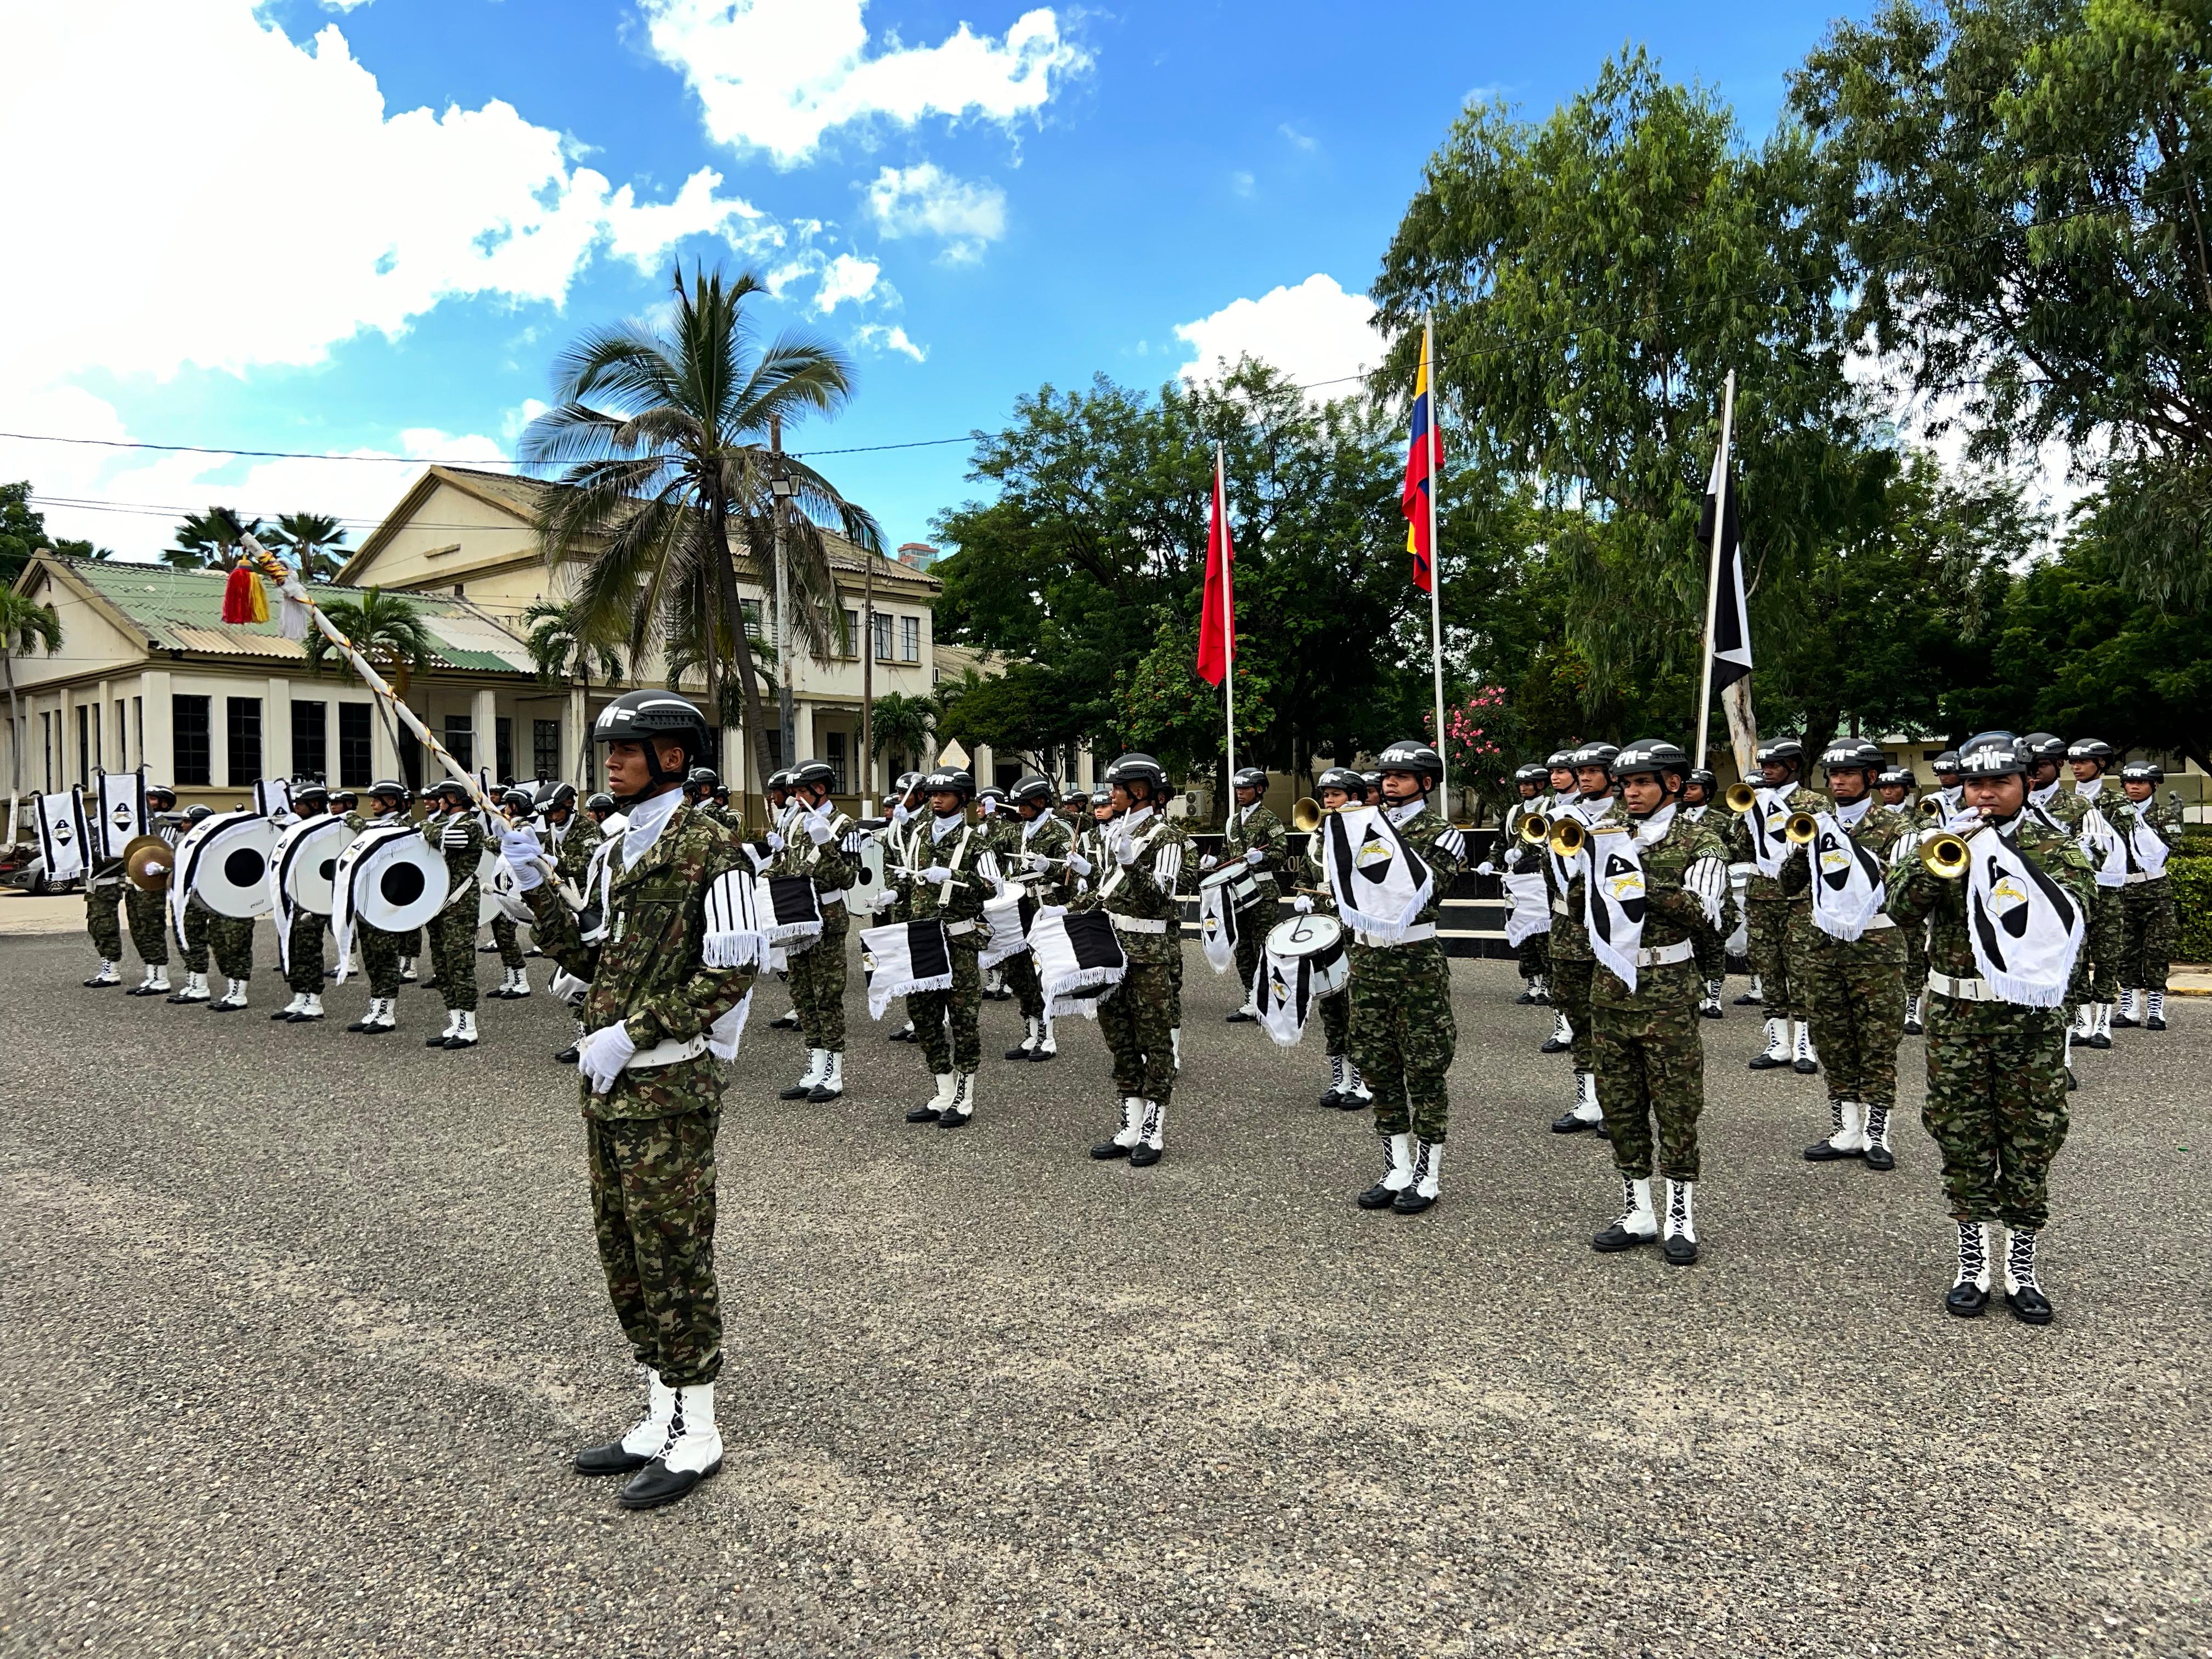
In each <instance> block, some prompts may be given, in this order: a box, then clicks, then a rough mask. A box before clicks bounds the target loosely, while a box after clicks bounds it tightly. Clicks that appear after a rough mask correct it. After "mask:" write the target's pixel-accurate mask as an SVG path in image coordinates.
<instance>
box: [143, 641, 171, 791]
mask: <svg viewBox="0 0 2212 1659" xmlns="http://www.w3.org/2000/svg"><path fill="white" fill-rule="evenodd" d="M138 685H139V695H140V696H143V697H144V698H145V700H146V743H145V750H146V752H145V754H144V756H143V757H142V758H143V760H144V761H145V763H146V776H147V779H148V781H150V782H154V783H166V784H167V785H168V786H169V787H171V788H172V789H173V788H175V787H177V754H176V743H175V735H174V732H175V728H174V722H173V716H174V715H175V714H176V705H175V704H173V702H170V701H169V697H170V692H169V671H168V670H167V669H166V668H149V669H148V670H146V671H145V672H144V673H143V674H141V675H139V677H138Z"/></svg>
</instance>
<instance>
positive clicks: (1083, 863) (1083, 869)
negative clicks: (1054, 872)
mask: <svg viewBox="0 0 2212 1659" xmlns="http://www.w3.org/2000/svg"><path fill="white" fill-rule="evenodd" d="M1067 867H1068V868H1069V869H1071V870H1073V871H1074V872H1075V873H1076V874H1077V875H1079V876H1087V875H1089V874H1090V873H1091V860H1089V859H1087V858H1085V857H1084V856H1083V854H1080V853H1073V852H1072V853H1070V854H1068V855H1067Z"/></svg>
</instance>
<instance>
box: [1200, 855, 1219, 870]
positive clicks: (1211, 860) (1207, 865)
mask: <svg viewBox="0 0 2212 1659" xmlns="http://www.w3.org/2000/svg"><path fill="white" fill-rule="evenodd" d="M1220 862H1221V860H1219V859H1218V858H1216V857H1214V856H1213V854H1211V853H1208V854H1206V856H1205V857H1204V858H1202V859H1200V860H1199V861H1198V867H1199V868H1200V869H1201V870H1211V869H1212V868H1213V866H1215V865H1217V864H1218V863H1220Z"/></svg>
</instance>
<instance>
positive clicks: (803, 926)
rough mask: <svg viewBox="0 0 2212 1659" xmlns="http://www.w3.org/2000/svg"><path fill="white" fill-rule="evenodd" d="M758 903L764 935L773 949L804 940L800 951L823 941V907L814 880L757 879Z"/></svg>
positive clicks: (808, 878)
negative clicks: (815, 894) (816, 895)
mask: <svg viewBox="0 0 2212 1659" xmlns="http://www.w3.org/2000/svg"><path fill="white" fill-rule="evenodd" d="M754 879H755V881H756V883H757V886H756V888H755V892H756V895H757V898H756V903H757V906H758V908H759V911H760V919H761V924H762V928H761V931H762V932H763V933H765V934H766V935H767V938H768V942H769V944H770V945H791V944H792V943H793V941H794V940H804V941H805V943H804V944H801V945H798V947H797V948H798V949H799V950H801V951H804V950H805V948H806V947H807V945H811V944H813V943H814V941H815V940H817V939H820V938H821V937H822V904H821V902H820V901H819V900H818V899H817V898H816V897H815V896H814V878H813V877H811V876H758V877H756V878H754Z"/></svg>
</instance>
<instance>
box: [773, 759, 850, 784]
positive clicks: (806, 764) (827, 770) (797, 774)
mask: <svg viewBox="0 0 2212 1659" xmlns="http://www.w3.org/2000/svg"><path fill="white" fill-rule="evenodd" d="M783 776H784V787H786V788H787V789H800V788H807V789H811V788H812V787H814V786H815V785H816V784H817V783H818V784H820V785H821V786H822V787H823V788H824V789H834V788H836V787H837V769H836V768H835V767H833V766H831V765H830V764H829V762H828V761H818V760H810V761H801V762H799V764H798V765H796V766H794V767H793V768H792V769H791V770H789V771H788V772H787V773H785V774H784V775H783Z"/></svg>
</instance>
